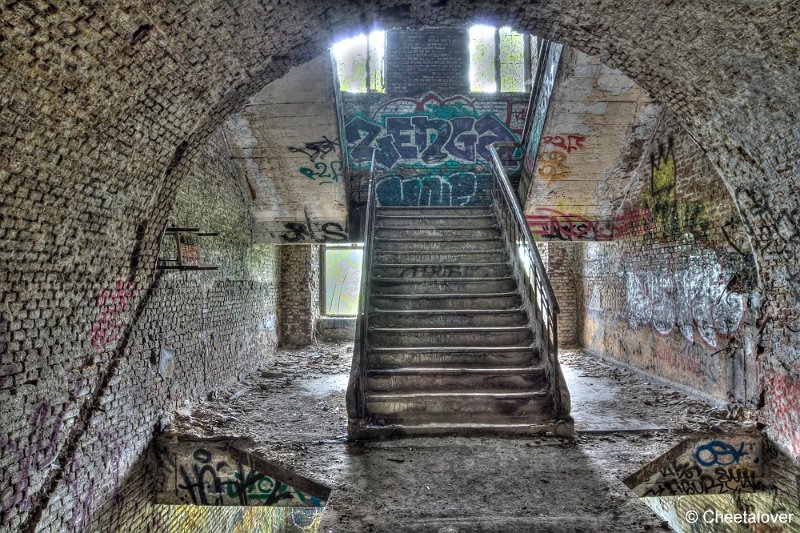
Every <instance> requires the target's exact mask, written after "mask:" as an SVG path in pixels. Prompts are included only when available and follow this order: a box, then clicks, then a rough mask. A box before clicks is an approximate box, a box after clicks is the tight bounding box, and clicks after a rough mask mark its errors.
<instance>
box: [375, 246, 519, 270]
mask: <svg viewBox="0 0 800 533" xmlns="http://www.w3.org/2000/svg"><path fill="white" fill-rule="evenodd" d="M507 261H508V254H507V253H506V251H505V250H504V249H503V248H502V247H500V246H497V247H495V248H492V249H491V250H458V249H450V250H432V251H427V252H426V251H410V252H409V251H403V250H395V251H378V250H375V258H374V264H373V266H377V265H382V264H422V263H424V264H432V265H435V264H453V263H470V264H475V263H502V262H507Z"/></svg>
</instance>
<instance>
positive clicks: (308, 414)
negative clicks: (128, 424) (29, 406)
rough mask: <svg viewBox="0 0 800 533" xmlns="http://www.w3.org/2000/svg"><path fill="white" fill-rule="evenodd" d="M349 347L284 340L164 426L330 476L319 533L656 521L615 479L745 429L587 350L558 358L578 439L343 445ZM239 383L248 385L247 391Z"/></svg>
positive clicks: (612, 527) (619, 527) (591, 526)
mask: <svg viewBox="0 0 800 533" xmlns="http://www.w3.org/2000/svg"><path fill="white" fill-rule="evenodd" d="M350 350H351V348H350V345H347V344H338V345H321V346H319V347H317V348H313V349H307V350H302V351H293V352H281V353H280V354H279V355H278V357H277V359H276V362H275V363H274V364H273V365H271V366H270V367H268V368H263V369H259V370H257V371H254V372H251V373H249V374H246V375H243V376H242V378H241V381H240V383H238V384H236V385H235V386H232V387H231V388H229V389H228V390H226V391H221V392H220V393H219V394H218V395H217V398H216V400H215V401H211V402H207V403H205V404H203V405H200V406H198V407H197V408H195V409H194V410H193V411H191V412H183V413H181V415H180V416H179V417H178V419H176V421H175V423H173V424H172V425H171V426H170V428H168V431H170V432H176V433H178V434H186V433H188V434H194V435H199V436H215V435H230V436H241V437H246V438H249V439H252V440H253V441H254V442H255V443H256V444H255V450H257V452H258V453H259V454H260V455H261V456H263V457H265V458H268V459H269V460H271V461H275V462H278V463H280V464H282V465H284V466H285V467H287V468H290V469H293V470H294V471H296V472H297V473H298V474H300V475H302V476H306V477H308V478H310V479H313V480H315V481H317V482H319V483H323V484H325V485H327V486H329V487H331V488H332V492H331V495H330V498H329V499H328V506H327V508H326V509H325V511H324V512H323V515H322V524H321V527H320V529H319V531H320V532H329V531H330V532H335V533H355V532H361V531H365V532H366V531H373V532H383V531H385V532H392V533H394V532H406V531H408V532H412V531H413V532H428V531H431V532H436V533H439V532H444V533H451V532H478V531H486V532H525V531H559V532H563V531H648V530H649V531H652V530H661V528H662V527H665V526H663V524H662V520H661V519H660V518H658V517H657V516H656V515H655V514H654V513H653V512H652V511H651V510H650V509H649V508H648V507H647V506H646V505H645V504H644V503H642V501H641V500H640V499H639V498H637V497H636V495H634V494H633V493H632V492H631V491H630V490H629V489H628V488H627V487H626V486H625V485H624V484H623V483H622V481H621V480H620V479H621V478H624V477H626V476H627V475H629V474H631V473H633V472H635V471H636V470H638V469H639V468H640V467H641V466H643V465H644V464H646V463H648V462H650V461H652V460H653V459H655V458H656V457H658V456H659V455H661V454H662V453H664V452H665V451H667V450H668V449H669V448H671V447H672V446H674V445H675V444H677V443H678V442H679V441H680V440H681V439H682V438H683V437H684V436H685V435H686V434H687V433H695V432H699V433H704V432H718V431H733V430H736V429H739V428H741V426H740V425H739V424H737V423H733V422H729V421H726V420H724V419H723V418H722V413H717V412H715V411H714V410H713V409H711V408H709V407H707V406H705V404H702V403H701V402H699V401H697V400H694V399H691V398H687V397H685V396H683V395H681V394H679V393H675V392H673V391H671V390H670V389H667V388H665V387H661V386H658V385H650V384H648V383H645V382H644V381H642V380H640V379H638V378H637V377H636V376H634V375H632V374H631V373H630V372H628V371H626V370H622V369H618V368H614V367H610V366H608V365H605V364H603V363H600V362H597V361H596V360H593V359H589V356H587V355H584V354H583V353H582V352H568V353H564V354H563V355H562V356H561V360H562V365H563V368H564V373H565V374H566V376H567V380H568V383H569V386H570V391H571V393H572V402H573V403H572V405H573V415H574V416H575V426H576V432H577V437H576V438H575V439H574V440H561V439H558V438H552V437H550V438H548V437H538V438H463V437H440V438H406V439H393V440H378V441H372V442H366V443H347V442H346V441H345V439H344V435H345V432H346V424H347V418H346V411H345V407H344V391H345V386H346V382H347V379H346V376H347V374H346V372H347V368H346V367H347V362H348V361H349V356H350V354H351V353H352V352H351V351H350ZM243 391H244V392H243Z"/></svg>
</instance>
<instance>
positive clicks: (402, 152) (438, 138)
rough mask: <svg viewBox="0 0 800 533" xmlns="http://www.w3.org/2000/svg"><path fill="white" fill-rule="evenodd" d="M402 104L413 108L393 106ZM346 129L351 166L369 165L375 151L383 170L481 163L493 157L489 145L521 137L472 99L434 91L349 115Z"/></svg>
mask: <svg viewBox="0 0 800 533" xmlns="http://www.w3.org/2000/svg"><path fill="white" fill-rule="evenodd" d="M404 105H405V107H410V108H411V109H410V110H409V111H405V112H397V111H396V110H397V109H399V108H402V107H403V106H404ZM344 130H345V139H346V141H347V146H348V151H349V156H350V157H351V158H352V161H353V166H354V167H355V168H365V167H367V166H368V165H369V164H370V162H371V161H372V157H373V155H374V156H375V163H376V164H377V165H378V166H379V167H380V168H383V169H394V168H400V167H404V168H425V167H436V166H439V165H442V164H445V163H450V164H476V163H483V162H486V161H490V160H491V154H490V153H489V145H490V144H492V143H495V142H501V143H502V142H507V143H516V142H518V141H519V138H518V136H517V135H516V133H514V131H513V130H512V129H511V128H510V127H509V125H508V124H506V122H504V121H503V120H501V119H500V118H498V116H497V115H496V114H494V113H491V112H487V111H480V110H479V109H478V104H477V103H476V102H475V101H474V100H472V99H470V98H467V97H465V96H461V95H458V96H453V97H451V98H446V99H443V98H441V97H439V96H438V95H436V94H434V93H428V94H426V95H425V96H423V97H422V98H421V99H418V100H415V99H412V98H396V99H393V100H388V101H386V102H384V103H382V104H381V105H380V106H379V107H378V108H376V109H375V110H374V111H372V113H371V115H366V114H362V113H355V114H352V115H350V116H349V117H348V119H347V122H346V124H345V127H344ZM506 155H510V154H506Z"/></svg>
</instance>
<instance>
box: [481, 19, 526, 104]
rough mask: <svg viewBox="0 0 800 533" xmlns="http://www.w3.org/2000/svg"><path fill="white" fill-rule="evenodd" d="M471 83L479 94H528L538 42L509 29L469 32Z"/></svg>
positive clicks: (484, 27)
mask: <svg viewBox="0 0 800 533" xmlns="http://www.w3.org/2000/svg"><path fill="white" fill-rule="evenodd" d="M469 58H470V67H469V83H470V91H471V92H476V93H494V92H504V93H509V92H526V91H529V90H530V85H531V70H532V69H531V65H532V64H534V62H535V60H536V38H535V37H532V36H530V35H528V34H522V33H517V32H515V31H512V30H511V28H509V27H502V28H494V27H492V26H484V25H480V24H478V25H475V26H472V27H470V29H469Z"/></svg>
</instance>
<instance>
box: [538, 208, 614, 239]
mask: <svg viewBox="0 0 800 533" xmlns="http://www.w3.org/2000/svg"><path fill="white" fill-rule="evenodd" d="M525 220H527V222H528V227H529V228H530V230H531V234H533V236H534V237H541V238H545V239H552V240H564V241H572V240H592V241H607V240H610V239H611V238H612V236H613V228H612V227H611V225H610V224H607V223H604V222H601V221H598V220H595V219H591V218H587V217H584V216H581V215H576V214H573V213H565V212H563V211H559V210H558V209H550V208H547V207H539V208H536V210H535V211H534V212H533V213H532V214H526V215H525Z"/></svg>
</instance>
